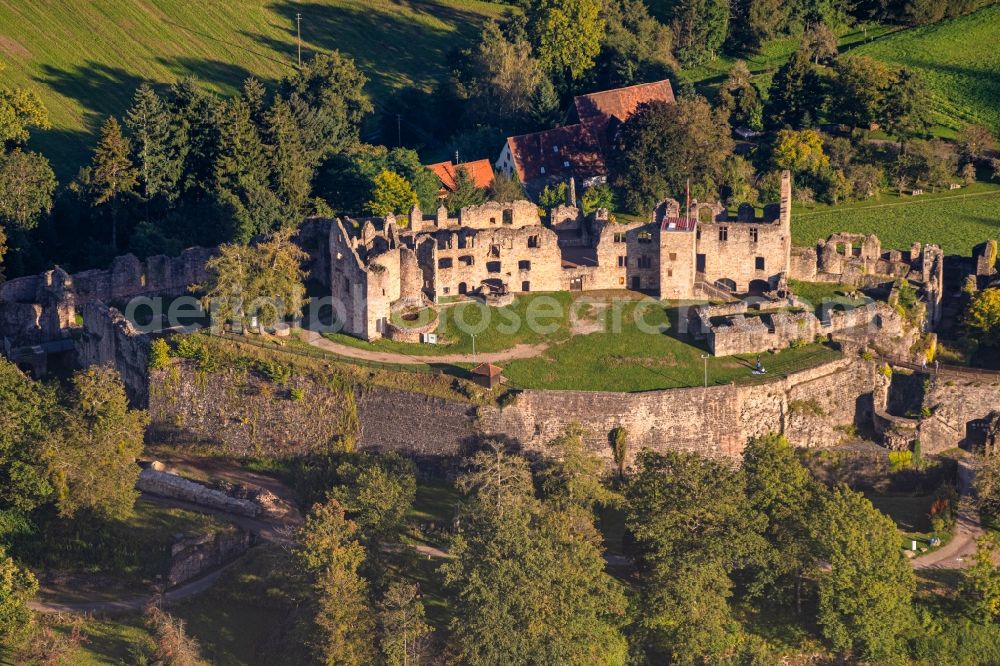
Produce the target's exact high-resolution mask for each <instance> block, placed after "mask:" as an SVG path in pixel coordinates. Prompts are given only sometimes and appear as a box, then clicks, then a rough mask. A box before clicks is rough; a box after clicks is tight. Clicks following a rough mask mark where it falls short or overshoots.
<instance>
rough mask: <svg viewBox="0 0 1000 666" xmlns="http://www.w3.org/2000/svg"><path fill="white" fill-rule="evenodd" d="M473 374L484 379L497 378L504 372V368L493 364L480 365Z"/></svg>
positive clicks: (473, 370) (474, 369)
mask: <svg viewBox="0 0 1000 666" xmlns="http://www.w3.org/2000/svg"><path fill="white" fill-rule="evenodd" d="M471 372H472V374H474V375H482V376H483V377H496V376H497V375H499V374H500V373H502V372H503V368H501V367H500V366H498V365H493V364H492V363H480V364H479V365H477V366H476V367H474V368H473V369H472V371H471Z"/></svg>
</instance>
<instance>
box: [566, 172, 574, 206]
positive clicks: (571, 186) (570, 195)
mask: <svg viewBox="0 0 1000 666" xmlns="http://www.w3.org/2000/svg"><path fill="white" fill-rule="evenodd" d="M566 196H567V197H568V198H569V205H570V206H572V207H573V208H576V179H575V178H573V176H570V177H569V191H568V192H567V193H566Z"/></svg>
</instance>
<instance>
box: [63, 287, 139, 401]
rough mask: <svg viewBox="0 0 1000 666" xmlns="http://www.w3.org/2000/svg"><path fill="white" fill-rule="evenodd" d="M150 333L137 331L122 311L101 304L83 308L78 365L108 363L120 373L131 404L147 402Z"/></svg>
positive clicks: (91, 304)
mask: <svg viewBox="0 0 1000 666" xmlns="http://www.w3.org/2000/svg"><path fill="white" fill-rule="evenodd" d="M149 345H150V339H149V336H147V335H145V334H143V333H140V332H138V331H137V330H136V329H135V327H134V326H133V325H132V323H131V322H129V321H128V320H127V319H126V318H125V317H124V315H122V313H121V312H119V311H118V310H116V309H115V308H109V307H107V306H106V305H102V304H100V303H89V304H87V305H85V306H84V307H83V332H82V334H81V335H80V337H79V339H78V340H77V343H76V354H77V362H78V363H79V365H80V366H81V367H84V368H86V367H88V366H91V365H110V366H112V367H113V368H115V370H117V371H118V374H120V375H121V378H122V381H123V382H124V384H125V393H126V394H127V395H128V398H129V400H130V401H131V402H132V404H134V405H136V406H138V407H145V406H146V404H147V403H148V401H149V371H148V368H149Z"/></svg>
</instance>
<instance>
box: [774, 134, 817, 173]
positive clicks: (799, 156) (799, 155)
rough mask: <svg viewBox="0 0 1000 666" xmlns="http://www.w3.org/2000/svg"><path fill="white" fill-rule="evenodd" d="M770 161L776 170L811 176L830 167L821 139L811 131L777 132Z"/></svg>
mask: <svg viewBox="0 0 1000 666" xmlns="http://www.w3.org/2000/svg"><path fill="white" fill-rule="evenodd" d="M771 161H772V162H773V164H774V166H775V168H777V169H790V170H791V171H793V172H795V173H808V174H813V175H816V174H818V173H819V172H820V171H822V170H823V169H825V168H826V167H828V166H830V159H829V158H828V157H827V156H826V154H825V153H824V152H823V137H822V135H820V133H819V132H817V131H816V130H812V129H806V130H799V131H795V130H787V129H786V130H781V131H779V132H778V135H777V137H775V140H774V147H773V149H772V152H771Z"/></svg>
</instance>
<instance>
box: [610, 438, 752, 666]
mask: <svg viewBox="0 0 1000 666" xmlns="http://www.w3.org/2000/svg"><path fill="white" fill-rule="evenodd" d="M744 486H745V481H744V478H743V475H742V472H740V471H738V470H734V469H732V468H731V467H730V466H728V465H726V464H723V463H720V462H717V461H713V460H710V459H707V458H704V457H702V456H700V455H698V454H696V453H668V454H659V453H654V452H652V451H648V450H647V451H643V452H642V453H640V454H639V456H638V457H637V460H636V471H635V474H634V475H633V476H632V477H631V478H630V479H629V483H628V485H627V487H626V491H625V497H626V501H627V504H626V506H627V507H628V514H627V516H626V520H625V524H626V528H627V529H628V531H629V533H630V534H631V535H632V536H633V538H634V540H635V541H634V544H635V545H634V555H635V560H636V566H637V568H638V570H639V576H640V585H641V590H642V602H641V604H640V608H641V611H640V615H639V617H638V618H637V622H638V624H639V626H640V633H641V635H642V639H641V640H642V643H643V648H644V649H645V650H646V652H647V653H648V654H649V655H650V656H651V658H653V659H656V658H657V657H656V655H659V657H658V658H659V659H663V656H664V655H666V656H669V658H670V659H672V660H674V661H679V662H681V663H699V662H702V661H712V660H713V659H716V658H719V657H720V656H721V655H723V654H725V653H727V652H728V651H730V650H732V648H733V646H734V645H735V642H736V636H735V634H734V633H733V630H732V622H731V611H730V608H729V602H728V599H729V597H730V596H731V594H732V587H733V583H732V580H731V579H730V577H729V576H730V574H731V573H732V572H733V571H734V570H736V569H737V568H742V567H744V566H747V564H748V563H749V562H752V561H759V558H760V556H761V553H762V552H763V550H764V548H765V544H764V541H763V539H762V538H761V536H760V533H761V531H762V529H763V526H764V523H763V520H764V519H763V517H762V516H761V515H760V514H759V513H758V512H756V511H755V510H753V509H752V508H751V507H748V506H747V502H746V495H745V494H744Z"/></svg>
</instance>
